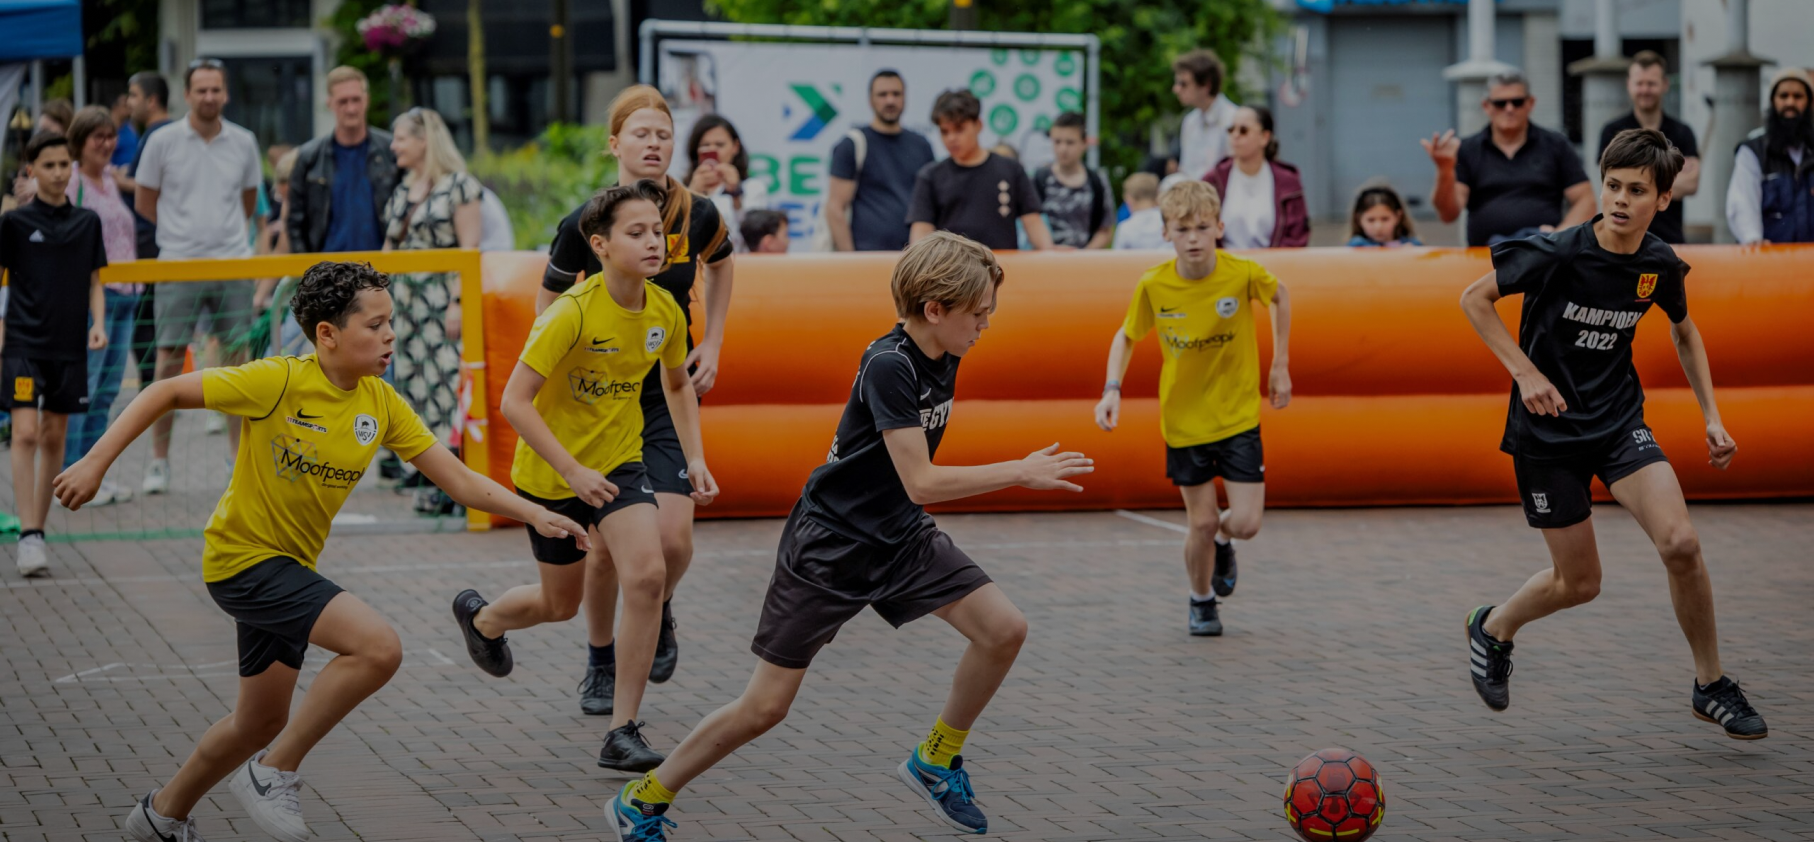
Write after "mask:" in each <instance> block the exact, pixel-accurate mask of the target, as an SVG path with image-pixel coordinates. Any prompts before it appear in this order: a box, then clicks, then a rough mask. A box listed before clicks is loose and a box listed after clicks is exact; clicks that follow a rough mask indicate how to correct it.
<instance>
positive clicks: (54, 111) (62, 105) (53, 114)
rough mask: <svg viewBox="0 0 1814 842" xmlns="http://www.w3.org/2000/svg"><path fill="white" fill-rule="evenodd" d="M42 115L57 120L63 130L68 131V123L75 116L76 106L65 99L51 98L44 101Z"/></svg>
mask: <svg viewBox="0 0 1814 842" xmlns="http://www.w3.org/2000/svg"><path fill="white" fill-rule="evenodd" d="M43 114H44V116H46V117H49V118H50V119H52V120H55V121H57V125H59V126H62V127H63V131H66V132H67V131H69V123H70V121H71V120H74V119H75V117H76V107H75V106H74V105H73V104H71V103H70V101H69V100H67V99H53V100H51V101H49V102H47V103H44V111H43Z"/></svg>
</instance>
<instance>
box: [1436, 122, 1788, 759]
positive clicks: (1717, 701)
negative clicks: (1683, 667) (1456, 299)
mask: <svg viewBox="0 0 1814 842" xmlns="http://www.w3.org/2000/svg"><path fill="white" fill-rule="evenodd" d="M1682 161H1683V158H1682V154H1681V152H1680V150H1678V149H1676V148H1675V147H1674V146H1672V145H1670V143H1669V141H1668V139H1667V138H1665V137H1664V136H1663V134H1662V133H1661V132H1657V131H1655V130H1651V129H1629V130H1626V131H1624V132H1621V133H1619V135H1618V136H1617V137H1616V138H1614V139H1613V142H1612V143H1611V144H1610V145H1609V146H1607V148H1606V152H1605V153H1604V154H1603V155H1602V156H1601V159H1600V173H1601V194H1600V207H1601V208H1602V211H1603V212H1602V214H1601V215H1600V216H1596V217H1594V219H1593V221H1592V222H1590V223H1586V224H1582V225H1577V226H1575V227H1573V228H1569V229H1567V230H1564V231H1557V232H1555V233H1553V234H1544V235H1540V236H1536V237H1530V238H1527V239H1522V240H1511V241H1508V242H1504V243H1501V244H1499V245H1498V246H1495V247H1494V248H1493V267H1494V270H1495V271H1494V272H1491V273H1488V274H1487V275H1486V276H1485V277H1483V278H1481V279H1480V280H1478V281H1476V282H1474V284H1473V285H1472V286H1470V287H1468V290H1467V292H1466V293H1464V294H1463V295H1462V300H1461V301H1462V310H1463V311H1464V312H1466V313H1467V316H1468V319H1469V321H1471V322H1472V323H1473V325H1474V329H1475V331H1477V332H1478V333H1479V334H1480V337H1481V338H1482V339H1483V340H1485V341H1486V344H1487V347H1488V348H1490V349H1492V351H1493V353H1494V355H1495V356H1497V357H1498V358H1499V360H1500V362H1502V363H1504V364H1505V367H1506V369H1507V370H1508V371H1510V372H1511V374H1512V377H1513V379H1514V380H1515V381H1516V386H1515V388H1514V389H1513V391H1512V396H1511V405H1510V407H1509V408H1508V410H1507V413H1506V422H1505V438H1504V440H1503V441H1502V443H1501V444H1500V449H1501V450H1504V451H1505V452H1506V453H1509V454H1511V456H1512V468H1513V471H1514V472H1515V473H1516V474H1517V478H1518V493H1519V496H1520V498H1521V499H1522V500H1523V503H1524V514H1525V518H1526V520H1528V521H1529V523H1530V525H1531V526H1533V527H1536V528H1538V529H1542V530H1543V531H1544V532H1543V537H1544V540H1545V542H1546V543H1548V545H1549V549H1550V558H1551V562H1552V566H1551V567H1550V568H1548V569H1545V570H1541V571H1539V572H1538V573H1537V574H1536V575H1535V576H1532V577H1531V578H1530V580H1529V581H1527V582H1525V584H1524V586H1523V587H1522V588H1520V589H1519V590H1518V592H1517V593H1516V594H1514V595H1513V596H1512V597H1511V599H1509V600H1507V601H1506V602H1504V603H1503V604H1501V605H1498V606H1491V605H1486V606H1481V607H1479V608H1475V609H1474V610H1473V611H1472V612H1470V613H1469V614H1468V620H1467V635H1468V649H1469V669H1470V672H1471V673H1472V677H1473V681H1474V689H1475V691H1476V692H1478V693H1479V694H1480V698H1481V700H1482V701H1485V702H1486V704H1487V706H1488V707H1490V708H1492V709H1493V710H1505V709H1506V707H1507V706H1508V705H1509V704H1510V702H1511V699H1510V695H1511V693H1510V690H1511V688H1510V679H1511V673H1512V664H1511V653H1512V636H1513V635H1514V634H1516V633H1517V631H1518V629H1519V627H1521V626H1523V625H1526V624H1528V623H1530V622H1532V621H1534V620H1537V619H1539V618H1542V617H1544V616H1547V615H1549V614H1553V613H1555V612H1557V611H1561V610H1563V609H1565V608H1572V607H1574V606H1576V605H1580V604H1582V603H1585V602H1587V601H1589V600H1591V599H1593V598H1594V597H1595V596H1596V595H1598V593H1599V590H1600V558H1599V552H1598V550H1597V548H1596V547H1595V544H1594V532H1593V523H1592V521H1591V519H1590V518H1591V515H1592V498H1591V496H1590V489H1589V483H1590V482H1591V481H1592V479H1593V477H1594V476H1598V477H1599V478H1600V481H1601V482H1603V483H1605V484H1606V487H1607V489H1608V490H1610V491H1611V492H1612V495H1613V497H1614V498H1615V499H1617V500H1618V501H1619V503H1620V505H1622V506H1624V507H1625V509H1626V510H1628V511H1630V512H1631V513H1632V516H1633V517H1635V518H1636V519H1637V521H1638V524H1639V525H1640V526H1642V527H1643V528H1644V531H1645V533H1646V534H1648V535H1649V536H1650V539H1651V541H1652V542H1653V543H1654V544H1655V545H1656V548H1657V552H1658V554H1659V555H1661V556H1662V559H1663V566H1664V568H1665V569H1666V570H1667V571H1668V573H1669V592H1670V598H1671V600H1672V601H1673V602H1674V603H1675V613H1676V620H1677V621H1678V622H1679V623H1680V624H1681V627H1682V632H1683V634H1684V635H1686V636H1687V638H1688V645H1689V648H1690V649H1692V650H1693V652H1694V669H1695V683H1694V690H1693V692H1692V693H1691V694H1690V705H1691V707H1692V709H1693V711H1694V714H1695V716H1697V717H1699V718H1701V719H1703V720H1706V721H1708V722H1714V723H1717V724H1718V725H1720V726H1721V727H1722V728H1724V729H1725V731H1726V733H1727V735H1728V736H1731V737H1733V738H1735V739H1741V740H1755V739H1761V738H1763V737H1765V736H1766V735H1768V733H1769V732H1768V729H1766V728H1765V726H1764V720H1763V717H1762V716H1759V715H1758V713H1757V711H1756V710H1755V709H1753V708H1752V707H1751V704H1750V702H1748V701H1746V699H1745V694H1744V692H1743V691H1741V690H1740V689H1739V687H1738V684H1737V683H1736V682H1734V681H1733V680H1732V679H1730V678H1728V677H1726V676H1725V674H1724V673H1723V672H1722V670H1721V668H1720V661H1719V645H1718V638H1717V635H1716V633H1715V628H1714V621H1713V586H1712V584H1711V582H1710V581H1709V580H1708V577H1707V568H1706V566H1705V565H1704V564H1703V563H1702V561H1701V548H1700V542H1699V539H1698V538H1697V537H1696V536H1695V532H1694V526H1693V525H1692V524H1691V523H1689V520H1688V507H1687V504H1686V503H1685V502H1684V501H1683V497H1682V488H1681V485H1680V484H1678V482H1677V481H1676V476H1675V471H1674V470H1673V469H1671V468H1670V466H1669V460H1668V459H1667V458H1666V457H1665V456H1664V455H1663V450H1662V447H1661V446H1660V445H1658V443H1657V440H1656V438H1655V437H1654V436H1653V435H1652V434H1651V431H1650V428H1649V427H1648V426H1645V423H1644V390H1643V387H1642V386H1640V385H1639V384H1638V375H1637V370H1636V369H1635V368H1633V367H1632V362H1631V343H1632V338H1633V337H1634V336H1635V335H1636V332H1637V331H1636V327H1637V323H1638V320H1639V319H1641V318H1643V316H1644V314H1645V313H1646V312H1648V311H1649V310H1650V307H1651V305H1652V304H1655V305H1656V306H1658V307H1660V308H1662V310H1663V313H1664V315H1666V316H1668V317H1669V321H1670V323H1671V329H1670V331H1671V336H1672V338H1673V339H1674V340H1675V345H1676V351H1677V354H1678V355H1679V356H1680V357H1681V360H1682V371H1683V372H1684V373H1685V374H1686V375H1687V379H1688V384H1689V385H1690V386H1691V387H1692V388H1693V389H1694V396H1695V399H1696V400H1697V401H1698V402H1699V403H1700V406H1701V415H1702V417H1703V418H1704V419H1705V420H1706V425H1707V429H1706V440H1707V450H1708V454H1709V460H1710V463H1711V464H1712V465H1713V466H1714V467H1715V468H1719V469H1722V470H1724V469H1725V468H1726V466H1727V465H1729V464H1731V462H1732V455H1733V452H1734V451H1735V450H1736V449H1737V445H1736V444H1734V443H1733V441H1732V437H1731V436H1730V435H1728V434H1727V433H1726V428H1725V425H1724V424H1723V423H1722V422H1721V421H1720V413H1719V407H1718V406H1717V405H1716V404H1715V403H1714V400H1713V377H1712V374H1711V373H1710V371H1709V369H1708V366H1707V350H1706V347H1705V346H1704V345H1703V344H1702V342H1701V335H1700V331H1699V330H1698V329H1696V328H1695V326H1694V322H1693V321H1692V320H1690V319H1689V318H1688V301H1687V296H1686V293H1685V290H1684V286H1683V281H1684V279H1685V278H1686V276H1687V274H1688V264H1686V263H1683V262H1682V261H1681V260H1680V259H1679V258H1677V257H1676V256H1675V252H1674V250H1672V249H1670V247H1669V246H1667V245H1665V244H1664V243H1663V241H1662V240H1660V239H1658V238H1657V237H1656V236H1655V235H1654V234H1650V233H1647V229H1648V227H1649V225H1650V221H1651V220H1652V219H1653V218H1654V217H1655V216H1656V214H1657V212H1658V211H1660V210H1662V209H1664V208H1666V207H1668V206H1669V201H1670V198H1671V197H1670V193H1669V190H1670V187H1671V186H1672V185H1673V184H1674V181H1675V176H1676V173H1678V172H1680V171H1681V167H1682ZM1506 295H1523V296H1524V312H1523V319H1522V321H1521V323H1520V325H1519V328H1518V339H1517V341H1516V342H1514V341H1513V340H1512V336H1511V334H1510V333H1508V332H1507V331H1506V329H1505V325H1504V323H1503V322H1501V321H1500V320H1499V316H1498V314H1497V313H1495V312H1494V309H1493V305H1494V302H1496V301H1498V300H1499V299H1500V298H1501V297H1503V296H1506Z"/></svg>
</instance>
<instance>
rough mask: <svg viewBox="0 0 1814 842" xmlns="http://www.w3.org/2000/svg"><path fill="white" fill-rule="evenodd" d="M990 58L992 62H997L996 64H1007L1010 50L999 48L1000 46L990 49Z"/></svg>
mask: <svg viewBox="0 0 1814 842" xmlns="http://www.w3.org/2000/svg"><path fill="white" fill-rule="evenodd" d="M989 60H990V61H992V62H995V63H996V64H1007V63H1008V51H1007V50H1004V49H999V48H998V49H994V50H990V51H989Z"/></svg>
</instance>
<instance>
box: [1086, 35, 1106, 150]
mask: <svg viewBox="0 0 1814 842" xmlns="http://www.w3.org/2000/svg"><path fill="white" fill-rule="evenodd" d="M1084 79H1085V81H1086V83H1087V84H1088V85H1089V89H1088V90H1087V91H1085V92H1084V97H1085V99H1084V109H1083V121H1084V127H1083V129H1084V132H1085V134H1086V135H1087V136H1089V137H1093V138H1097V142H1096V143H1092V144H1090V145H1089V147H1088V149H1089V151H1088V152H1086V153H1084V154H1085V155H1086V156H1087V157H1088V160H1089V164H1090V166H1092V167H1098V168H1100V167H1101V166H1102V143H1101V138H1102V41H1101V40H1099V39H1098V38H1097V37H1096V36H1094V35H1091V36H1090V43H1089V46H1088V47H1086V48H1084Z"/></svg>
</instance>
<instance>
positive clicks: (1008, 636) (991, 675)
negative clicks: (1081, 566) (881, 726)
mask: <svg viewBox="0 0 1814 842" xmlns="http://www.w3.org/2000/svg"><path fill="white" fill-rule="evenodd" d="M932 614H933V616H935V617H938V618H939V619H941V620H944V621H945V622H947V623H950V624H951V627H952V628H954V629H957V630H958V632H959V633H960V634H962V635H963V636H964V637H966V638H968V639H969V641H970V645H969V646H967V647H965V648H964V655H963V657H962V658H961V659H959V660H958V662H957V674H956V675H954V676H953V677H952V680H951V694H950V695H949V696H947V697H946V698H945V708H944V710H943V711H942V712H941V713H940V714H939V718H940V719H942V720H944V722H945V724H946V725H949V726H951V727H953V728H956V729H958V730H960V731H968V730H970V726H972V725H974V724H975V723H976V719H977V717H979V716H981V715H982V713H983V708H984V707H986V706H988V704H989V700H990V699H993V698H994V697H995V691H996V690H998V689H1000V688H1001V683H1002V681H1003V680H1004V679H1006V678H1007V677H1008V670H1009V669H1010V668H1012V667H1013V666H1014V659H1015V657H1017V656H1018V655H1019V654H1020V647H1021V644H1022V643H1025V642H1026V640H1027V618H1026V617H1025V616H1023V615H1022V614H1021V613H1020V609H1018V608H1015V607H1014V603H1012V602H1009V601H1008V596H1007V594H1004V593H1002V590H1001V587H1000V586H999V585H996V584H995V583H994V582H990V583H989V584H987V585H984V586H982V587H980V588H977V589H976V590H974V591H971V592H970V594H969V595H967V596H965V597H964V598H963V599H960V600H958V601H956V602H953V603H951V604H950V605H947V606H945V607H943V608H940V609H938V610H937V611H934V612H932ZM664 783H665V781H664Z"/></svg>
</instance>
